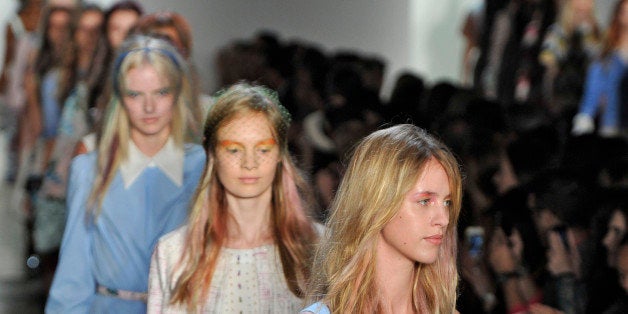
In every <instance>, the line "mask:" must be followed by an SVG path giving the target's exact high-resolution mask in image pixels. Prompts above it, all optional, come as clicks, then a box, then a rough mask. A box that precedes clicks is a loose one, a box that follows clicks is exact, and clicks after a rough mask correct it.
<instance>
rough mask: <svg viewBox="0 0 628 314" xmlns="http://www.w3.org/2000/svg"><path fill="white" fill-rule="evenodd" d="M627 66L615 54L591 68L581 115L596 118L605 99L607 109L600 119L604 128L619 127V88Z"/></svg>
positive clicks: (593, 64) (581, 106) (581, 103)
mask: <svg viewBox="0 0 628 314" xmlns="http://www.w3.org/2000/svg"><path fill="white" fill-rule="evenodd" d="M626 66H627V65H626V64H625V63H624V61H623V60H622V59H621V57H620V56H619V54H618V53H613V54H612V55H610V56H609V57H608V58H607V60H596V61H595V62H593V63H592V64H591V65H590V66H589V70H588V72H587V80H586V83H585V89H584V93H583V95H582V99H581V101H580V113H584V114H586V115H588V116H590V117H591V118H595V116H596V114H597V113H598V111H599V109H600V105H601V102H602V99H605V102H606V108H605V110H604V112H603V113H602V116H601V119H600V126H601V127H603V128H604V127H606V128H618V127H619V115H620V111H619V108H620V106H621V103H620V99H619V88H620V83H621V79H622V77H623V75H624V72H625V70H626Z"/></svg>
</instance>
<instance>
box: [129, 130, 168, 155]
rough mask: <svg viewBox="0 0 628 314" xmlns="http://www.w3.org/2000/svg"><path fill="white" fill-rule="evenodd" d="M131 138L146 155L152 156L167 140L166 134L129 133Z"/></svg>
mask: <svg viewBox="0 0 628 314" xmlns="http://www.w3.org/2000/svg"><path fill="white" fill-rule="evenodd" d="M131 139H132V140H133V143H135V146H137V148H138V149H139V150H140V151H141V152H142V153H143V154H144V155H146V156H148V157H153V156H155V155H156V154H157V153H158V152H159V151H160V150H161V149H162V148H163V147H164V145H165V144H166V142H167V141H168V134H166V136H165V137H164V136H153V137H147V136H139V135H134V134H133V133H131Z"/></svg>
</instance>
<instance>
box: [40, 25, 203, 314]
mask: <svg viewBox="0 0 628 314" xmlns="http://www.w3.org/2000/svg"><path fill="white" fill-rule="evenodd" d="M189 81H190V80H189V75H188V71H187V68H186V62H185V60H184V59H183V58H182V57H181V55H180V54H179V53H178V52H177V50H176V49H175V48H174V47H173V46H171V45H170V44H168V43H167V42H166V41H163V40H159V39H154V38H149V37H143V36H138V37H131V38H129V39H127V40H126V41H125V42H124V43H123V45H122V46H121V48H120V50H119V55H118V56H117V58H116V59H115V61H114V64H113V79H112V84H113V90H114V93H113V95H112V98H111V100H110V102H109V105H108V108H107V111H108V112H107V115H106V116H105V123H104V125H103V128H104V129H103V132H102V138H101V140H100V141H99V145H98V148H97V150H96V151H95V152H92V153H89V154H84V155H80V156H78V157H76V158H75V159H74V160H73V162H72V165H71V170H70V180H69V187H68V197H67V206H68V220H67V225H66V230H65V233H64V235H63V240H62V243H61V252H60V260H59V265H58V267H57V270H56V274H55V278H54V281H53V283H52V288H51V290H50V295H49V297H48V301H47V304H46V312H47V313H100V312H108V313H145V312H146V299H147V296H146V291H147V288H148V268H149V265H150V256H151V254H152V251H153V248H154V245H155V244H156V242H157V240H158V239H159V237H160V236H161V235H163V234H165V233H167V232H169V231H172V230H174V229H175V228H177V227H179V226H180V225H181V224H183V223H184V221H185V219H186V217H187V207H188V201H189V200H190V197H191V196H192V192H193V191H194V187H196V185H197V184H198V180H199V177H200V170H201V169H202V167H203V164H204V161H205V153H204V152H203V149H202V148H201V146H200V145H196V144H186V142H188V138H194V137H197V136H198V135H197V134H194V130H198V129H199V128H198V125H199V122H200V121H197V120H196V117H198V114H197V113H194V108H197V106H195V105H194V101H195V100H196V97H194V96H193V95H191V93H190V90H191V89H190V82H189ZM188 143H189V142H188Z"/></svg>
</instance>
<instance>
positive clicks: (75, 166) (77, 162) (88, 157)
mask: <svg viewBox="0 0 628 314" xmlns="http://www.w3.org/2000/svg"><path fill="white" fill-rule="evenodd" d="M94 169H96V153H95V152H90V153H87V154H80V155H78V156H76V157H74V158H73V159H72V164H71V166H70V172H71V174H72V176H84V175H89V174H93V172H94Z"/></svg>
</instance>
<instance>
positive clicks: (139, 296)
mask: <svg viewBox="0 0 628 314" xmlns="http://www.w3.org/2000/svg"><path fill="white" fill-rule="evenodd" d="M96 291H97V292H98V293H99V294H102V295H106V296H109V297H115V298H120V299H123V300H131V301H142V302H144V303H146V301H147V300H148V293H146V292H135V291H126V290H120V289H113V288H109V287H105V286H102V285H98V286H97V287H96Z"/></svg>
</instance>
